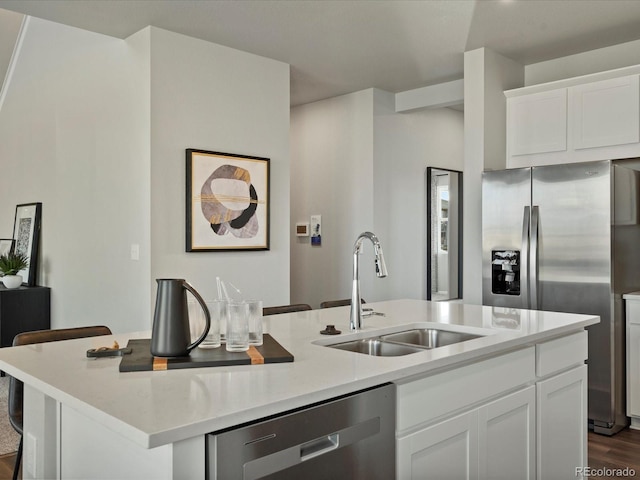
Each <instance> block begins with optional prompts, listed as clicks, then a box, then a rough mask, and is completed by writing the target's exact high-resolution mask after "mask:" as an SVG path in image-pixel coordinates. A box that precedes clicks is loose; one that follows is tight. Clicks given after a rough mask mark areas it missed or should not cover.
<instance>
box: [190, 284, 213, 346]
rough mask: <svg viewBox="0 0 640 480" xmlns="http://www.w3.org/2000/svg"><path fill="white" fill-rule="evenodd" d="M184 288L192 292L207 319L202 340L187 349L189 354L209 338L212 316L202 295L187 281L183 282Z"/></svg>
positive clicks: (199, 339) (201, 336)
mask: <svg viewBox="0 0 640 480" xmlns="http://www.w3.org/2000/svg"><path fill="white" fill-rule="evenodd" d="M183 286H184V288H186V289H187V290H188V291H189V292H191V294H192V295H193V296H194V297H195V299H196V300H197V301H198V303H199V304H200V306H201V307H202V310H203V311H204V318H205V327H204V332H202V335H200V338H198V339H197V340H196V341H195V342H193V343H192V344H191V345H189V346H188V347H187V353H188V352H190V351H191V350H193V349H194V348H196V347H197V346H198V345H200V344H201V343H202V342H203V341H204V339H205V338H206V337H207V334H208V333H209V328H211V314H210V313H209V309H208V308H207V305H206V304H205V303H204V300H203V299H202V297H201V296H200V294H199V293H198V292H197V291H196V289H195V288H193V287H192V286H191V285H189V283H188V282H187V281H186V280H183Z"/></svg>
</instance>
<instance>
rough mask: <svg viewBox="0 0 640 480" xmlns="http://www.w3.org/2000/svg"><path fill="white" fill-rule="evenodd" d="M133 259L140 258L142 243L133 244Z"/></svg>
mask: <svg viewBox="0 0 640 480" xmlns="http://www.w3.org/2000/svg"><path fill="white" fill-rule="evenodd" d="M131 260H140V245H138V244H137V243H132V244H131Z"/></svg>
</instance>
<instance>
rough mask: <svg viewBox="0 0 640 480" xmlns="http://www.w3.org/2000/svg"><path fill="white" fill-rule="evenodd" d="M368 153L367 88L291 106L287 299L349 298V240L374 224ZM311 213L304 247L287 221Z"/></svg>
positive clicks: (369, 114)
mask: <svg viewBox="0 0 640 480" xmlns="http://www.w3.org/2000/svg"><path fill="white" fill-rule="evenodd" d="M372 158H373V90H363V91H360V92H356V93H352V94H349V95H343V96H340V97H335V98H330V99H328V100H322V101H319V102H314V103H309V104H306V105H302V106H299V107H295V108H293V109H292V110H291V159H292V160H291V225H292V228H291V229H290V235H291V302H292V303H308V304H310V305H311V306H312V307H313V308H318V307H319V306H320V302H322V301H324V300H338V299H342V298H350V296H351V265H352V254H353V243H354V241H355V239H356V237H357V235H358V234H359V233H360V232H362V231H365V230H373V229H374V225H373V207H372V205H373V163H372ZM315 214H319V215H322V245H321V246H313V247H312V246H311V243H310V241H309V237H296V236H295V232H294V231H293V226H294V225H295V224H296V222H308V221H309V216H310V215H315ZM365 248H366V247H365ZM363 297H364V298H365V300H366V299H367V291H366V290H364V289H363ZM265 305H266V304H265Z"/></svg>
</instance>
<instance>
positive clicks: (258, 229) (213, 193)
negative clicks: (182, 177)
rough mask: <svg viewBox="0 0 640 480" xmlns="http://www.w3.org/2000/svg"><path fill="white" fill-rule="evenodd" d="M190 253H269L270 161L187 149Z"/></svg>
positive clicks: (187, 244) (187, 241)
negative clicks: (258, 251)
mask: <svg viewBox="0 0 640 480" xmlns="http://www.w3.org/2000/svg"><path fill="white" fill-rule="evenodd" d="M186 160H187V168H186V251H187V252H211V251H224V250H269V159H268V158H263V157H251V156H247V155H236V154H233V153H220V152H210V151H207V150H196V149H192V148H189V149H187V158H186Z"/></svg>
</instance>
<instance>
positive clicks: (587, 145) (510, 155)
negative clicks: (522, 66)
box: [505, 74, 640, 168]
mask: <svg viewBox="0 0 640 480" xmlns="http://www.w3.org/2000/svg"><path fill="white" fill-rule="evenodd" d="M570 82H571V83H573V84H572V85H569V86H566V87H562V88H552V87H557V84H558V83H559V82H554V83H553V84H549V85H548V87H547V88H548V89H546V90H545V86H540V85H538V86H535V87H525V88H521V89H517V90H510V91H507V92H505V95H506V96H507V168H517V167H527V166H534V165H548V164H553V163H568V162H584V161H592V160H606V159H613V158H626V157H636V156H640V82H639V76H638V75H637V74H634V75H626V76H622V77H616V78H607V79H604V80H600V81H589V82H585V83H579V81H577V80H575V79H572V80H571V81H570Z"/></svg>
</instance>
